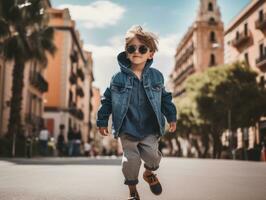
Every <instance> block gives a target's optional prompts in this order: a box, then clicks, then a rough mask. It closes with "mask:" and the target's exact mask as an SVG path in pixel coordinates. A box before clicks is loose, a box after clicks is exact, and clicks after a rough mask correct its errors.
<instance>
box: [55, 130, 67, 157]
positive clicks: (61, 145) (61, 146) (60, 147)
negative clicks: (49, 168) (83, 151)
mask: <svg viewBox="0 0 266 200" xmlns="http://www.w3.org/2000/svg"><path fill="white" fill-rule="evenodd" d="M56 148H57V151H58V156H60V157H62V156H64V154H65V138H64V130H63V129H60V132H59V135H58V137H57V143H56Z"/></svg>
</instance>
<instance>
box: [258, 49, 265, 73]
mask: <svg viewBox="0 0 266 200" xmlns="http://www.w3.org/2000/svg"><path fill="white" fill-rule="evenodd" d="M256 64H257V67H258V68H260V70H262V71H266V53H264V55H261V56H260V57H259V58H257V59H256Z"/></svg>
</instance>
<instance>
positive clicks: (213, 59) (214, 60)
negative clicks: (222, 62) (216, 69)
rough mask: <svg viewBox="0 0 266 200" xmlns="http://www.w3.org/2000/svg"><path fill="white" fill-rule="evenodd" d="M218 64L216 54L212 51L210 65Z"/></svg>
mask: <svg viewBox="0 0 266 200" xmlns="http://www.w3.org/2000/svg"><path fill="white" fill-rule="evenodd" d="M214 65H216V59H215V55H214V54H213V53H212V54H211V58H210V66H214Z"/></svg>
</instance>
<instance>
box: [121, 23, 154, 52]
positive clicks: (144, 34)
mask: <svg viewBox="0 0 266 200" xmlns="http://www.w3.org/2000/svg"><path fill="white" fill-rule="evenodd" d="M134 38H137V39H138V40H139V41H140V42H141V43H143V44H144V45H146V46H147V47H148V48H149V49H150V51H151V52H156V51H158V47H157V45H158V37H157V36H156V35H155V34H154V33H152V32H148V31H144V30H143V28H142V27H141V26H139V25H134V26H132V27H131V28H130V29H128V31H127V33H126V35H125V49H126V48H127V47H128V45H129V43H130V42H131V41H132V40H133V39H134Z"/></svg>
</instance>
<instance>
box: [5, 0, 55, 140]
mask: <svg viewBox="0 0 266 200" xmlns="http://www.w3.org/2000/svg"><path fill="white" fill-rule="evenodd" d="M43 6H44V3H43V0H16V1H15V0H1V1H0V55H2V56H4V59H5V60H13V61H14V67H13V73H12V75H13V80H12V97H11V100H10V102H11V108H10V117H9V125H8V134H9V135H12V136H14V135H16V134H19V133H20V132H21V118H20V116H21V106H22V98H23V96H22V91H23V80H24V67H25V63H26V62H28V61H30V60H33V59H34V60H35V61H37V62H38V63H39V64H42V65H43V66H45V65H46V64H47V57H46V56H47V54H46V52H48V53H50V54H53V53H54V52H55V45H54V43H53V33H54V31H53V29H52V28H49V27H47V24H46V19H47V18H46V16H45V15H44V13H45V12H44V9H45V8H44V7H43ZM18 143H19V140H18Z"/></svg>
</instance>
